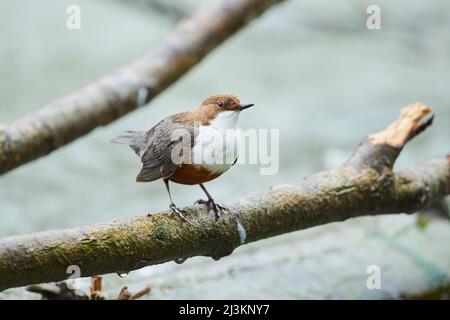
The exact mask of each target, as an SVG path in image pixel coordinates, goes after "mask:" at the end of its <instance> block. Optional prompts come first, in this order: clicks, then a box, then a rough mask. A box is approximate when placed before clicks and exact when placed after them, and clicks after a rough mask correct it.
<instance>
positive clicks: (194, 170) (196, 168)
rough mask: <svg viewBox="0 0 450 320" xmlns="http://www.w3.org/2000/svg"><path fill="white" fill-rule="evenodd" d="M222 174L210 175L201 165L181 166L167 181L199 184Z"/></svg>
mask: <svg viewBox="0 0 450 320" xmlns="http://www.w3.org/2000/svg"><path fill="white" fill-rule="evenodd" d="M221 174H222V173H217V172H216V173H211V171H209V169H208V168H205V167H203V166H201V165H192V164H183V165H182V166H181V167H180V168H179V169H178V170H177V171H176V172H175V173H174V174H173V175H172V176H170V178H169V180H170V181H173V182H176V183H181V184H200V183H205V182H207V181H210V180H213V179H215V178H217V177H218V176H220V175H221Z"/></svg>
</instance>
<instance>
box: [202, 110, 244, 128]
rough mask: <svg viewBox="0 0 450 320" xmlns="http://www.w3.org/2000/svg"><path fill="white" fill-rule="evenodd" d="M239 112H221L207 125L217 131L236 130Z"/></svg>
mask: <svg viewBox="0 0 450 320" xmlns="http://www.w3.org/2000/svg"><path fill="white" fill-rule="evenodd" d="M239 113H240V112H239V111H222V112H220V113H219V114H217V116H216V117H215V118H214V120H212V121H211V122H210V123H209V125H210V126H212V127H214V128H218V129H236V127H237V123H238V120H239Z"/></svg>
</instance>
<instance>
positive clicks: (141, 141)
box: [112, 93, 253, 221]
mask: <svg viewBox="0 0 450 320" xmlns="http://www.w3.org/2000/svg"><path fill="white" fill-rule="evenodd" d="M251 106H253V104H241V103H240V101H239V99H238V98H237V97H236V96H235V95H232V94H229V93H220V94H215V95H212V96H210V97H208V98H207V99H205V100H204V101H203V102H202V104H201V105H200V106H198V107H196V108H194V109H192V110H189V111H186V112H182V113H178V114H174V115H172V116H169V117H167V118H164V119H163V120H161V121H160V122H159V123H158V124H156V125H155V126H154V127H153V128H151V129H150V130H149V131H147V132H144V131H125V132H123V133H121V134H120V135H119V136H118V137H116V138H115V139H113V140H112V142H114V143H121V144H126V145H129V146H130V147H131V148H132V149H133V150H134V151H135V152H136V153H137V154H138V156H139V157H140V158H141V160H142V163H143V167H142V170H141V171H140V173H139V174H138V176H137V178H136V181H138V182H147V181H154V180H158V179H162V180H163V181H164V184H165V186H166V190H167V193H168V194H169V199H170V206H169V208H170V209H171V210H172V211H173V212H175V213H176V214H177V215H178V216H180V217H181V218H182V219H183V220H185V221H187V220H186V218H185V217H184V215H183V213H184V211H183V210H181V209H179V208H177V206H176V205H175V203H174V202H173V200H172V196H171V194H170V189H169V181H173V182H176V183H180V184H187V185H194V184H198V185H199V186H200V187H201V188H202V190H203V191H204V192H205V194H206V196H207V198H208V200H207V201H205V200H198V201H196V203H200V204H206V205H207V206H208V208H210V209H212V210H213V211H214V213H215V216H216V219H219V218H220V211H221V210H223V209H225V208H224V207H222V206H221V205H219V204H217V203H216V202H215V201H214V199H213V198H212V197H211V195H210V194H209V192H208V191H207V190H206V188H205V186H204V185H203V184H204V183H205V182H207V181H210V180H213V179H215V178H217V177H218V176H220V175H221V174H222V173H224V172H225V171H227V170H228V169H229V168H230V167H231V166H232V165H234V164H235V163H236V160H237V156H238V154H237V150H238V144H239V140H240V138H239V130H238V128H237V122H238V119H239V114H240V112H241V111H242V110H245V109H247V108H249V107H251Z"/></svg>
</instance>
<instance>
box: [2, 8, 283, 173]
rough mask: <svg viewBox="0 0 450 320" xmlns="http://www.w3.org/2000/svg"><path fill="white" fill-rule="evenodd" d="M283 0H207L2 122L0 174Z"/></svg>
mask: <svg viewBox="0 0 450 320" xmlns="http://www.w3.org/2000/svg"><path fill="white" fill-rule="evenodd" d="M281 1H282V0H264V1H261V0H224V1H211V2H210V3H209V4H208V5H206V6H204V7H202V8H200V9H199V10H198V11H197V12H195V13H194V14H193V15H192V16H191V17H188V18H186V19H184V20H182V21H181V22H180V23H179V24H178V26H177V27H176V28H175V30H174V31H173V32H172V33H170V34H169V35H168V36H167V37H166V38H165V40H164V41H163V43H162V44H161V45H160V46H159V47H157V48H155V49H153V50H150V51H149V52H147V53H146V54H144V55H143V56H141V57H139V58H137V59H136V60H134V61H133V62H131V63H130V64H128V65H127V66H124V67H122V68H120V69H119V70H117V71H115V72H113V73H111V74H109V75H106V76H105V77H103V78H101V79H100V80H98V81H96V82H94V83H92V84H90V85H88V86H86V87H84V88H82V89H81V90H79V91H77V92H74V93H72V94H70V95H68V96H65V97H62V98H60V99H58V100H56V101H53V102H51V103H49V104H47V105H45V106H43V107H42V108H41V109H39V110H37V111H35V112H33V113H31V114H29V115H27V116H25V117H23V118H22V119H19V120H17V121H15V122H13V123H11V124H9V125H6V126H2V127H0V174H3V173H5V172H8V171H9V170H11V169H14V168H16V167H18V166H20V165H22V164H25V163H27V162H29V161H32V160H34V159H37V158H39V157H41V156H44V155H46V154H48V153H50V152H51V151H53V150H55V149H57V148H59V147H62V146H64V145H65V144H67V143H69V142H71V141H73V140H75V139H77V138H79V137H81V136H83V135H85V134H87V133H89V132H90V131H92V130H93V129H95V128H96V127H98V126H102V125H106V124H108V123H110V122H112V121H114V120H116V119H118V118H120V117H121V116H123V115H125V114H127V113H128V112H130V111H133V110H135V109H136V108H138V107H140V106H143V105H145V104H146V103H148V102H149V101H150V100H151V99H153V98H154V97H155V96H156V95H158V94H159V93H161V92H162V91H163V90H164V89H165V88H167V87H168V86H170V85H171V84H172V83H174V82H175V81H176V80H177V79H179V78H180V77H181V76H182V75H183V74H185V73H186V72H187V71H188V70H189V69H190V68H192V67H193V66H195V65H196V64H197V63H199V62H200V61H201V60H202V58H204V57H205V56H206V55H207V54H208V53H209V52H210V51H211V50H212V49H214V48H215V47H217V46H218V45H219V44H221V43H222V42H223V41H225V40H226V39H227V38H228V37H230V36H231V35H233V34H234V33H235V32H237V31H238V30H239V29H241V28H242V27H243V26H245V25H246V24H247V23H248V22H249V21H251V20H252V19H254V18H256V17H258V16H259V15H260V14H261V13H263V12H264V11H265V10H267V9H268V8H270V7H271V6H272V5H274V4H276V3H278V2H281Z"/></svg>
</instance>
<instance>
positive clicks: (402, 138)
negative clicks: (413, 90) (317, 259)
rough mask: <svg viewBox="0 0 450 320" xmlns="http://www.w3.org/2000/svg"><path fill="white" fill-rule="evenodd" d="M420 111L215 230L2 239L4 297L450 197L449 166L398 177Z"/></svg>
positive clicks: (200, 211) (164, 223) (134, 227)
mask: <svg viewBox="0 0 450 320" xmlns="http://www.w3.org/2000/svg"><path fill="white" fill-rule="evenodd" d="M430 111H431V108H429V107H427V106H425V105H422V104H414V105H411V106H409V107H407V108H405V109H403V110H402V113H401V115H400V118H399V119H398V120H397V121H395V122H394V123H393V124H392V125H390V126H389V127H388V128H387V129H386V130H383V131H381V132H379V133H376V134H372V135H369V137H368V138H366V139H364V140H363V142H362V143H361V144H360V145H359V147H358V148H357V150H356V151H355V153H354V154H353V156H352V157H351V158H350V160H349V161H347V162H346V163H345V164H344V165H343V166H341V167H338V168H336V169H333V170H330V171H324V172H319V173H317V174H314V175H312V176H309V177H306V178H303V179H301V180H300V181H298V182H297V183H292V184H284V185H278V186H273V187H271V188H269V189H267V190H265V191H262V192H258V193H252V194H250V195H248V196H247V197H245V198H242V199H238V200H236V201H234V202H232V203H230V204H228V208H229V209H230V213H229V214H225V215H224V216H223V218H221V220H219V222H218V223H215V219H214V217H213V215H212V214H211V213H208V212H207V210H206V208H205V207H204V206H196V207H190V208H187V218H188V219H189V221H191V222H192V224H189V223H184V222H183V221H181V220H180V219H179V218H178V217H177V216H175V215H173V214H170V213H169V212H160V213H154V214H151V215H149V216H146V217H138V218H134V219H124V220H114V221H112V222H109V223H102V224H96V225H92V226H87V227H77V228H71V229H65V230H58V231H49V232H41V233H36V234H32V235H25V236H13V237H8V238H3V239H0V290H1V289H6V288H10V287H14V286H21V285H26V284H31V283H37V282H48V281H59V280H62V279H64V278H66V277H67V276H68V274H67V273H66V269H67V267H68V266H69V265H78V266H79V267H80V268H81V273H82V276H92V275H98V274H105V273H110V272H127V271H130V270H135V269H138V268H142V267H144V266H147V265H154V264H159V263H164V262H167V261H171V260H175V261H183V260H184V259H186V258H189V257H193V256H210V257H213V258H214V259H218V258H220V257H223V256H226V255H229V254H231V253H232V251H233V250H234V249H235V248H236V247H238V246H240V245H242V244H245V243H249V242H252V241H257V240H260V239H265V238H268V237H272V236H276V235H280V234H283V233H287V232H291V231H295V230H300V229H305V228H309V227H313V226H318V225H321V224H325V223H330V222H334V221H342V220H346V219H348V218H352V217H358V216H364V215H380V214H388V213H400V212H407V213H412V212H415V211H417V210H419V209H421V208H425V207H428V206H429V205H431V204H433V203H435V202H436V201H438V200H439V199H442V198H443V197H445V196H446V195H448V194H449V192H450V157H449V156H446V157H441V158H436V159H432V160H429V161H427V162H425V163H423V164H421V165H419V166H417V167H415V168H412V169H409V170H404V171H401V172H397V173H394V172H393V171H392V167H393V164H394V162H395V159H396V158H397V156H398V155H399V153H400V151H401V149H402V148H403V146H404V144H405V143H406V142H407V141H408V140H409V139H411V138H412V137H413V136H415V135H416V134H417V132H419V131H423V129H425V127H426V126H428V125H430V124H431V122H430V121H427V120H423V119H424V117H425V116H426V115H427V114H428V113H429V112H430Z"/></svg>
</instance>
